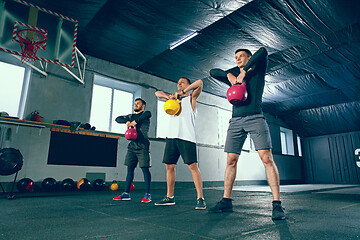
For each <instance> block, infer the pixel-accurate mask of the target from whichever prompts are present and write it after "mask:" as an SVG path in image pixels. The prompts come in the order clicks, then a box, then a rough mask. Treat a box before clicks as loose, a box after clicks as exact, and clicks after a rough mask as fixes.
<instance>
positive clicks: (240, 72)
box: [210, 47, 285, 220]
mask: <svg viewBox="0 0 360 240" xmlns="http://www.w3.org/2000/svg"><path fill="white" fill-rule="evenodd" d="M235 59H236V64H237V67H236V68H233V69H230V70H229V71H228V72H225V71H222V70H220V69H212V70H211V71H210V75H211V76H212V77H214V78H216V79H218V80H220V81H222V82H224V83H226V84H229V85H230V84H231V85H234V84H241V83H242V82H243V81H244V82H245V83H246V90H247V92H248V97H247V99H246V101H245V102H243V103H242V104H241V105H233V111H232V118H231V120H230V123H229V128H228V132H227V137H226V142H225V152H227V165H226V170H225V179H224V195H223V198H222V200H221V201H220V202H218V203H217V204H216V205H215V206H214V207H213V208H211V209H210V211H211V212H230V211H232V203H231V201H232V199H231V194H232V188H233V186H234V181H235V178H236V168H237V162H238V160H239V156H240V153H241V150H242V147H243V145H244V142H245V139H246V137H247V134H248V133H249V134H250V136H251V138H252V140H253V142H254V145H255V149H256V151H257V152H258V154H259V156H260V159H261V161H262V162H263V164H264V166H265V171H266V177H267V180H268V183H269V186H270V189H271V192H272V195H273V212H272V219H274V220H282V219H285V213H284V211H283V208H282V206H281V201H280V178H279V172H278V169H277V167H276V164H275V162H274V158H273V155H272V152H271V149H272V145H271V137H270V131H269V127H268V125H267V123H266V120H265V117H264V115H263V114H262V108H261V102H262V94H263V91H264V86H265V73H266V67H267V62H268V54H267V51H266V49H265V48H263V47H262V48H260V49H259V50H258V51H257V52H256V53H255V54H254V55H252V54H251V52H250V51H249V50H248V49H238V50H237V51H236V52H235Z"/></svg>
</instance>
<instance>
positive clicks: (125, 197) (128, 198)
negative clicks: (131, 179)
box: [113, 192, 131, 201]
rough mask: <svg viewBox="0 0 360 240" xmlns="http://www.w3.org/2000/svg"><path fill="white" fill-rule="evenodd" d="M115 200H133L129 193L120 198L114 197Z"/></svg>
mask: <svg viewBox="0 0 360 240" xmlns="http://www.w3.org/2000/svg"><path fill="white" fill-rule="evenodd" d="M113 200H122V201H129V200H131V197H130V194H129V193H124V192H123V193H122V194H121V195H120V196H117V197H114V198H113Z"/></svg>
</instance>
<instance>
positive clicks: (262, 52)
mask: <svg viewBox="0 0 360 240" xmlns="http://www.w3.org/2000/svg"><path fill="white" fill-rule="evenodd" d="M267 57H268V52H267V51H266V48H264V47H261V48H260V49H259V50H257V51H256V52H255V53H254V55H252V57H251V58H250V60H249V61H248V62H247V64H246V65H245V66H244V68H243V69H244V71H246V72H247V71H248V70H249V69H250V68H251V67H253V65H254V64H256V63H259V62H260V61H264V64H266V62H267Z"/></svg>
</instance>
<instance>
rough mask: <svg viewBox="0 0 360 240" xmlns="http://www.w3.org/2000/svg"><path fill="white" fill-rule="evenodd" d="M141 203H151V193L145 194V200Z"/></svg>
mask: <svg viewBox="0 0 360 240" xmlns="http://www.w3.org/2000/svg"><path fill="white" fill-rule="evenodd" d="M141 202H143V203H149V202H151V195H150V193H145V196H144V197H143V199H142V200H141Z"/></svg>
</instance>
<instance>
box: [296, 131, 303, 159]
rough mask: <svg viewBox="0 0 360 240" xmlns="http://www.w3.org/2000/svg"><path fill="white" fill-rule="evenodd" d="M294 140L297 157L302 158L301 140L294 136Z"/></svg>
mask: <svg viewBox="0 0 360 240" xmlns="http://www.w3.org/2000/svg"><path fill="white" fill-rule="evenodd" d="M296 140H297V147H298V153H299V157H302V151H301V138H300V136H296Z"/></svg>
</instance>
